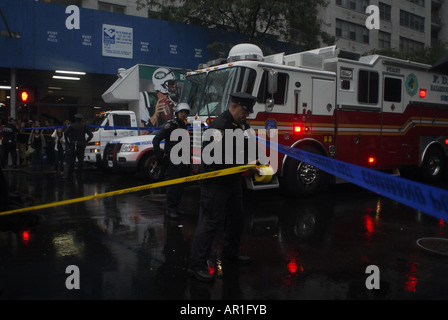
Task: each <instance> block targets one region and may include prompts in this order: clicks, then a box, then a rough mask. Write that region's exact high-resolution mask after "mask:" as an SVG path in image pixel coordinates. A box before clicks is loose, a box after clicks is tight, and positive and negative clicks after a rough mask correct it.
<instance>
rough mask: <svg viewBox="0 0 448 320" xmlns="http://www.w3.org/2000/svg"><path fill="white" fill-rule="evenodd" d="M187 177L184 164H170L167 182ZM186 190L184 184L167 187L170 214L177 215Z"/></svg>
mask: <svg viewBox="0 0 448 320" xmlns="http://www.w3.org/2000/svg"><path fill="white" fill-rule="evenodd" d="M186 175H187V167H186V166H185V165H183V164H179V165H174V164H172V163H169V164H168V165H167V167H166V169H165V180H172V179H177V178H181V177H185V176H186ZM183 190H184V184H183V183H178V184H175V185H171V186H167V187H166V204H167V207H168V213H174V214H175V213H177V211H178V207H179V205H180V202H181V200H182V193H183Z"/></svg>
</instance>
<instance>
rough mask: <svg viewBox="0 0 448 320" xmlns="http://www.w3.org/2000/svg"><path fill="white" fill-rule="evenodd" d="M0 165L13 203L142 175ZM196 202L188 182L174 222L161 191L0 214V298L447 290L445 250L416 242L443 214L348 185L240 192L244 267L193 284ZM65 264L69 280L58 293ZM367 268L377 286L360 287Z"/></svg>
mask: <svg viewBox="0 0 448 320" xmlns="http://www.w3.org/2000/svg"><path fill="white" fill-rule="evenodd" d="M4 174H5V178H6V180H7V184H8V187H9V191H10V193H12V194H13V200H14V201H15V202H19V201H21V202H23V204H22V205H23V206H31V205H36V204H41V203H48V202H54V201H60V200H65V199H71V198H75V197H82V196H86V195H92V194H98V193H103V192H107V191H113V190H118V189H121V188H127V187H132V186H136V185H143V184H145V183H146V182H145V181H144V180H142V179H141V178H139V177H138V176H135V175H129V174H127V175H122V174H117V173H115V174H113V175H105V174H104V173H102V172H101V171H97V170H95V169H87V170H86V171H85V172H84V175H83V177H82V179H74V180H64V179H61V178H60V177H58V176H57V175H55V174H52V173H50V172H43V173H31V172H30V171H29V170H27V169H21V170H10V171H5V172H4ZM198 201H199V186H198V185H188V186H187V187H186V189H185V195H184V199H183V207H184V210H185V214H184V215H182V216H181V217H180V218H179V219H178V220H172V219H169V218H168V217H167V216H166V215H165V201H164V196H163V194H161V192H160V190H159V191H156V192H153V191H142V192H137V193H132V194H126V195H121V196H115V197H110V198H104V199H98V200H91V201H87V202H82V203H78V204H72V205H66V206H61V207H56V208H51V209H45V210H40V211H34V212H28V213H20V214H14V215H9V216H3V217H0V299H163V300H167V299H177V300H184V299H185V300H196V299H200V300H209V299H211V300H221V299H231V300H239V299H242V300H271V299H274V300H277V299H279V300H300V299H329V300H333V299H448V277H446V270H447V267H448V257H447V256H445V255H440V254H434V253H431V252H428V251H426V250H424V249H422V248H420V247H419V246H418V245H417V243H416V241H417V240H418V239H420V238H426V237H441V238H445V237H448V225H447V223H445V222H443V221H439V220H437V219H435V218H432V217H430V216H428V215H425V214H423V213H419V212H417V211H415V210H413V209H411V208H408V207H406V206H403V205H401V204H398V203H396V202H394V201H391V200H388V199H385V198H382V197H380V196H378V195H376V194H374V193H371V192H368V191H366V190H364V189H361V188H358V187H356V186H354V185H351V184H343V185H336V186H334V187H332V188H330V190H328V191H327V192H326V193H324V194H322V195H319V196H316V197H313V198H310V199H293V198H289V197H286V196H283V195H282V194H281V193H280V191H279V190H275V191H267V190H265V191H258V192H253V191H247V192H245V210H246V212H245V226H244V234H243V239H242V248H241V252H242V253H243V254H246V255H248V256H250V257H252V264H251V265H250V266H226V265H222V267H221V268H217V270H215V272H216V274H217V275H218V277H217V279H216V280H215V281H214V283H210V284H208V283H201V282H198V281H197V280H194V279H192V278H190V277H189V275H188V273H187V262H188V257H189V252H190V248H191V243H192V239H193V235H194V231H195V228H196V222H197V218H198V211H199V202H198ZM3 209H4V208H3ZM2 211H3V210H2ZM219 243H220V238H218V246H219ZM73 265H74V266H76V267H77V268H78V270H79V273H78V274H79V278H77V279H78V280H79V281H78V284H79V289H77V288H75V289H71V290H69V289H68V288H67V286H66V282H67V281H68V278H69V277H70V276H71V275H72V273H71V272H70V271H67V270H66V269H67V267H68V266H73ZM370 265H375V266H377V267H378V269H379V271H380V274H379V289H368V288H367V287H366V279H367V278H368V277H369V274H367V273H366V268H367V267H368V266H370ZM66 271H67V273H66ZM70 279H73V278H70ZM71 283H72V284H73V283H75V282H71Z"/></svg>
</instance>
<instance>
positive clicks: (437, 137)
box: [181, 44, 448, 195]
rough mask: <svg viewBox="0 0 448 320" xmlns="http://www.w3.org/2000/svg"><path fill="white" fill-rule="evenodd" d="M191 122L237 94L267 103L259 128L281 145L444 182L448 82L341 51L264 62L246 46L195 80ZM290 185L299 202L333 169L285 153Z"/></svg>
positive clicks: (285, 180) (284, 176)
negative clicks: (417, 171)
mask: <svg viewBox="0 0 448 320" xmlns="http://www.w3.org/2000/svg"><path fill="white" fill-rule="evenodd" d="M186 79H187V81H186V83H185V85H184V89H183V92H182V97H181V101H182V102H187V103H189V104H190V106H191V108H192V112H191V115H194V114H197V115H198V116H207V117H210V118H211V117H215V116H218V115H219V114H220V113H221V112H223V111H224V110H226V108H227V107H228V105H229V103H230V101H229V94H230V93H232V92H238V91H244V92H247V93H250V94H252V95H253V96H256V97H257V102H256V104H255V106H254V113H253V114H251V115H250V116H249V124H250V125H251V127H252V128H253V129H277V130H278V142H279V143H280V144H283V145H286V146H290V147H293V148H299V149H303V150H306V151H309V152H313V153H318V154H321V155H324V156H328V157H333V158H335V159H337V160H341V161H345V162H348V163H351V164H356V165H360V166H363V167H368V168H372V169H378V170H394V171H397V170H396V169H403V168H406V167H419V168H421V171H422V173H423V174H424V176H425V177H426V179H428V180H436V179H440V178H441V177H442V173H443V170H444V168H445V164H446V156H447V155H448V76H446V75H443V74H440V73H437V72H434V71H432V70H431V66H429V65H425V64H420V63H415V62H411V61H405V60H399V59H395V58H389V57H385V56H379V55H371V56H361V55H359V54H357V53H354V52H348V51H343V50H340V49H338V48H337V47H336V46H331V47H326V48H321V49H316V50H312V51H307V52H301V53H296V54H291V55H285V54H284V53H280V54H275V55H272V56H267V57H264V56H263V53H262V51H261V50H260V49H259V48H258V47H257V46H254V45H252V44H240V45H237V46H235V47H234V48H233V49H232V50H231V51H230V53H229V57H228V59H227V60H226V61H221V63H220V64H219V63H213V62H212V63H209V64H208V65H207V66H205V67H204V68H203V69H200V70H197V71H194V72H190V73H188V74H187V77H186ZM278 163H279V170H278V175H279V177H280V183H281V185H283V186H284V187H285V189H286V190H287V191H289V192H290V193H291V194H294V195H309V194H313V193H316V192H319V191H320V190H322V189H323V188H325V186H326V185H327V184H328V183H329V182H330V178H331V177H329V176H328V175H327V174H326V173H325V172H323V171H321V170H318V169H317V168H315V167H313V166H310V165H308V164H306V163H302V162H300V161H298V160H296V159H293V158H290V157H288V156H285V155H283V154H279V162H278Z"/></svg>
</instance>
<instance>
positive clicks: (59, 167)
mask: <svg viewBox="0 0 448 320" xmlns="http://www.w3.org/2000/svg"><path fill="white" fill-rule="evenodd" d="M64 157H65V156H64V150H55V151H54V171H59V172H63V171H64Z"/></svg>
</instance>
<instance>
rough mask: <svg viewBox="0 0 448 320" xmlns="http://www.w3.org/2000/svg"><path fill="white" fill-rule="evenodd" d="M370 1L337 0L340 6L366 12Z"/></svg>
mask: <svg viewBox="0 0 448 320" xmlns="http://www.w3.org/2000/svg"><path fill="white" fill-rule="evenodd" d="M369 3H370V1H369V0H336V4H337V5H338V6H341V7H343V8H346V9H350V10H353V11H357V12H361V13H366V9H367V7H368V6H369Z"/></svg>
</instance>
